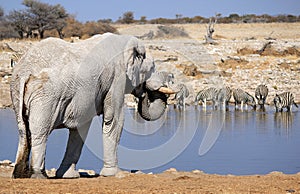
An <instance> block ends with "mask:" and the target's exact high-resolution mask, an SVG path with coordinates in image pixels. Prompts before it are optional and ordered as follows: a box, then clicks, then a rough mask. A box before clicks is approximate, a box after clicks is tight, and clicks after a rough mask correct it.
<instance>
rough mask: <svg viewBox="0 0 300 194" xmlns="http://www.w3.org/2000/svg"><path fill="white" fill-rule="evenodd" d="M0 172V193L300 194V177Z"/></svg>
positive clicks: (170, 173) (197, 172)
mask: <svg viewBox="0 0 300 194" xmlns="http://www.w3.org/2000/svg"><path fill="white" fill-rule="evenodd" d="M8 171H10V170H8V169H4V168H2V169H0V174H1V176H0V185H1V186H0V193H236V194H238V193H239V194H242V193H247V194H248V193H270V194H276V193H300V174H295V175H285V174H282V173H280V172H272V173H270V174H267V175H251V176H234V175H226V176H221V175H210V174H205V173H203V172H201V171H197V170H195V171H193V172H178V171H176V170H175V169H170V170H167V171H165V172H163V173H161V174H130V173H122V174H121V175H119V176H118V177H101V176H100V177H93V178H79V179H46V180H36V179H11V178H5V177H3V176H4V175H8Z"/></svg>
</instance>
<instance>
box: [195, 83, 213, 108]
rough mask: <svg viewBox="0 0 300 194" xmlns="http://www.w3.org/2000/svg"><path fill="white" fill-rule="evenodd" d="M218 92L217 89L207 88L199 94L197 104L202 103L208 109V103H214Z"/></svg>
mask: <svg viewBox="0 0 300 194" xmlns="http://www.w3.org/2000/svg"><path fill="white" fill-rule="evenodd" d="M217 93H218V90H217V89H216V88H213V87H211V88H207V89H204V90H201V91H199V92H198V94H197V96H196V98H195V102H196V103H197V104H198V103H199V102H200V101H201V102H202V104H203V106H204V107H206V101H213V100H214V99H215V98H216V96H217Z"/></svg>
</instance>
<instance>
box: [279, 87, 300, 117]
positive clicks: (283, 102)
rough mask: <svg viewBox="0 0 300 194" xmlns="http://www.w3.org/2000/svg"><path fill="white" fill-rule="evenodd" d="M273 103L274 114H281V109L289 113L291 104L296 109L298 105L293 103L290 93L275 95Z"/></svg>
mask: <svg viewBox="0 0 300 194" xmlns="http://www.w3.org/2000/svg"><path fill="white" fill-rule="evenodd" d="M273 101H274V105H275V109H276V112H279V111H280V112H282V111H283V108H286V110H287V112H290V111H291V110H292V106H293V104H294V105H295V106H296V107H297V108H298V105H297V104H296V103H295V101H294V95H293V94H292V93H291V92H283V93H281V94H276V95H275V97H274V100H273Z"/></svg>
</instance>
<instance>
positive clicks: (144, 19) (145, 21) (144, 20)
mask: <svg viewBox="0 0 300 194" xmlns="http://www.w3.org/2000/svg"><path fill="white" fill-rule="evenodd" d="M146 18H147V17H146V16H141V19H140V22H141V23H142V24H145V23H147V19H146Z"/></svg>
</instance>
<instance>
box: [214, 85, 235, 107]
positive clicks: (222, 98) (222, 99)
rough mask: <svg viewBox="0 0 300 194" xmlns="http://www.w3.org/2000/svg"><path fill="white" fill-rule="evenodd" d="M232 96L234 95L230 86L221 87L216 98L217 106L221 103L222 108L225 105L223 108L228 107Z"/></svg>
mask: <svg viewBox="0 0 300 194" xmlns="http://www.w3.org/2000/svg"><path fill="white" fill-rule="evenodd" d="M231 96H232V91H231V89H230V88H229V87H228V86H226V87H225V88H221V89H219V90H218V91H217V96H216V98H215V99H214V106H215V108H217V107H218V105H219V104H220V105H221V108H222V107H223V109H225V108H227V107H228V104H229V100H230V98H231Z"/></svg>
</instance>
